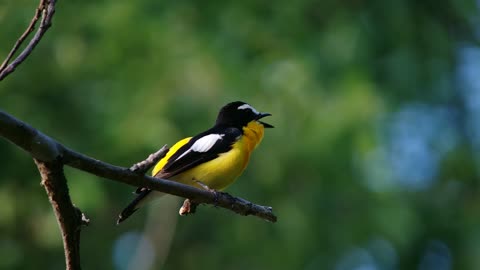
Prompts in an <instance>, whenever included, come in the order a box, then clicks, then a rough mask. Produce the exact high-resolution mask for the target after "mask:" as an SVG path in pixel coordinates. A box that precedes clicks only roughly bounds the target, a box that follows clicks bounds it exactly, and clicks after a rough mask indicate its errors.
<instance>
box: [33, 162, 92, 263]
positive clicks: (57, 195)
mask: <svg viewBox="0 0 480 270" xmlns="http://www.w3.org/2000/svg"><path fill="white" fill-rule="evenodd" d="M34 160H35V163H36V164H37V167H38V171H39V172H40V175H41V176H42V182H41V183H42V186H43V187H44V188H45V191H46V192H47V195H48V199H49V200H50V203H51V205H52V208H53V211H54V212H55V216H56V217H57V222H58V226H59V227H60V231H61V232H62V239H63V248H64V251H65V263H66V269H67V270H79V269H80V268H81V267H80V229H81V226H82V225H87V224H88V219H87V218H85V215H84V214H83V213H82V212H81V211H80V210H79V209H78V208H76V207H75V206H74V205H73V204H72V201H71V200H70V195H69V193H68V186H67V179H66V178H65V175H64V173H63V164H62V163H61V161H60V160H58V161H54V162H43V161H40V160H37V159H34Z"/></svg>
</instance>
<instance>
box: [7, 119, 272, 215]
mask: <svg viewBox="0 0 480 270" xmlns="http://www.w3.org/2000/svg"><path fill="white" fill-rule="evenodd" d="M0 136H3V137H5V138H6V139H8V140H10V141H11V142H13V143H14V144H16V145H18V146H20V147H21V148H23V149H25V150H26V151H27V152H29V153H30V154H31V155H32V156H33V157H34V158H36V159H39V160H42V161H47V162H49V161H50V162H52V161H54V160H56V159H58V158H59V159H60V160H61V162H62V163H63V164H65V165H68V166H71V167H74V168H77V169H79V170H82V171H86V172H89V173H91V174H94V175H97V176H100V177H104V178H108V179H111V180H114V181H117V182H122V183H125V184H129V185H131V186H134V187H147V188H150V189H153V190H157V191H161V192H164V193H169V194H172V195H176V196H179V197H183V198H188V199H191V200H192V201H194V202H195V203H206V204H212V205H215V206H219V207H222V208H225V209H229V210H231V211H233V212H235V213H237V214H240V215H244V216H247V215H253V216H257V217H259V218H262V219H264V220H267V221H270V222H276V221H277V217H276V216H275V215H274V214H273V211H272V208H271V207H269V206H261V205H256V204H253V203H251V202H249V201H247V200H244V199H241V198H237V197H233V196H231V195H229V194H228V193H224V192H215V193H213V192H211V191H207V190H202V189H198V188H195V187H192V186H188V185H184V184H180V183H178V182H174V181H169V180H165V179H159V178H154V177H151V176H147V175H143V174H138V173H137V172H133V171H131V170H130V169H127V168H123V167H118V166H114V165H111V164H108V163H106V162H103V161H100V160H96V159H93V158H91V157H88V156H85V155H83V154H80V153H77V152H75V151H73V150H70V149H69V148H67V147H65V146H63V145H61V144H60V143H58V142H57V141H55V140H53V139H52V138H50V137H48V136H46V135H44V134H43V133H41V132H39V131H37V130H36V129H34V128H32V127H31V126H29V125H28V124H26V123H23V122H21V121H20V120H17V119H15V118H14V117H13V116H10V115H9V114H7V113H5V112H2V111H0Z"/></svg>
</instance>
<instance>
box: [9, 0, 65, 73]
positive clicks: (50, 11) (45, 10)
mask: <svg viewBox="0 0 480 270" xmlns="http://www.w3.org/2000/svg"><path fill="white" fill-rule="evenodd" d="M55 4H56V0H40V3H39V5H38V7H37V9H36V10H35V14H34V15H33V18H32V20H31V22H30V24H29V25H28V27H27V29H26V30H25V32H23V34H22V35H21V36H20V38H19V39H18V40H17V41H16V42H15V45H13V48H12V49H11V50H10V52H9V53H8V55H7V57H6V58H5V60H4V61H3V63H2V65H0V81H2V80H3V79H4V78H5V77H7V76H8V75H9V74H10V73H12V72H13V71H15V69H16V68H17V66H19V65H20V64H21V63H22V62H23V61H25V59H27V57H28V56H29V55H30V53H31V52H32V51H33V49H34V48H35V47H36V46H37V44H38V43H39V42H40V40H41V39H42V37H43V35H44V34H45V32H47V30H48V28H50V26H51V25H52V19H53V15H54V14H55ZM40 14H42V19H41V20H40V27H39V28H38V30H37V32H36V33H35V35H34V36H33V38H32V39H31V40H30V42H29V43H28V45H27V46H26V47H25V49H24V50H23V51H22V52H21V53H20V54H19V55H18V57H17V58H15V60H13V61H12V62H11V63H10V60H12V58H13V56H14V55H15V53H16V52H17V51H18V49H19V48H20V46H21V45H22V43H23V42H24V41H25V40H26V39H27V37H28V36H29V35H30V33H32V32H33V30H34V29H35V25H36V24H37V21H38V19H39V17H40ZM9 63H10V64H9Z"/></svg>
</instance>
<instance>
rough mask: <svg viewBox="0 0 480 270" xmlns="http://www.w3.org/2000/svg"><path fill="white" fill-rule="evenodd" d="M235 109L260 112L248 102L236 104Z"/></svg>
mask: <svg viewBox="0 0 480 270" xmlns="http://www.w3.org/2000/svg"><path fill="white" fill-rule="evenodd" d="M237 109H238V110H251V111H252V112H253V113H255V114H260V113H259V112H258V111H257V110H255V108H253V107H252V106H250V105H248V104H243V105H240V106H238V108H237Z"/></svg>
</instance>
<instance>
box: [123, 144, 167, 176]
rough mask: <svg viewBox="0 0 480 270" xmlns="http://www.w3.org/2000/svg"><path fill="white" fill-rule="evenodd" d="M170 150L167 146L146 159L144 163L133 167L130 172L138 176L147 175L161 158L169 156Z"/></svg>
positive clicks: (141, 162)
mask: <svg viewBox="0 0 480 270" xmlns="http://www.w3.org/2000/svg"><path fill="white" fill-rule="evenodd" d="M169 149H170V148H168V146H167V145H164V146H163V147H162V148H160V150H158V151H157V152H155V153H153V154H150V155H149V156H148V158H147V159H145V160H144V161H140V162H138V163H135V164H134V165H133V166H132V167H130V171H132V172H136V173H138V174H144V173H146V172H147V171H148V170H149V169H150V168H151V167H153V165H155V163H157V162H158V161H159V160H160V159H161V158H163V157H164V156H165V155H166V154H167V152H168V150H169Z"/></svg>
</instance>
